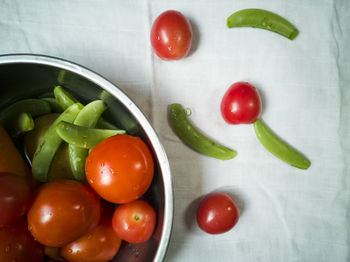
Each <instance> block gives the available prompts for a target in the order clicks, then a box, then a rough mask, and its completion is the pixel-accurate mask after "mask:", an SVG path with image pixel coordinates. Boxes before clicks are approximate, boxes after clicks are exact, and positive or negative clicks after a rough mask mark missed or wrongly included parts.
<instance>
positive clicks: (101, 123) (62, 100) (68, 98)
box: [53, 86, 118, 130]
mask: <svg viewBox="0 0 350 262" xmlns="http://www.w3.org/2000/svg"><path fill="white" fill-rule="evenodd" d="M53 92H54V95H55V98H56V100H57V102H58V104H59V105H60V106H61V107H62V108H63V109H66V108H67V107H68V106H71V105H72V104H74V103H79V101H78V100H77V99H76V98H75V97H74V96H73V94H71V93H70V92H69V91H67V90H65V89H64V88H62V87H61V86H56V87H55V89H54V91H53ZM97 126H98V127H99V128H102V129H104V128H106V129H117V130H118V128H117V127H116V126H115V125H113V124H111V123H109V122H108V121H106V120H105V119H103V118H102V117H100V118H99V119H98V122H97Z"/></svg>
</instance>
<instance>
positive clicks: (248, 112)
mask: <svg viewBox="0 0 350 262" xmlns="http://www.w3.org/2000/svg"><path fill="white" fill-rule="evenodd" d="M221 114H222V116H223V118H224V119H225V121H226V122H228V123H230V124H251V123H254V122H255V121H256V120H257V119H258V118H259V116H260V114H261V99H260V96H259V93H258V91H257V89H256V88H255V87H254V86H252V85H251V84H249V83H247V82H237V83H234V84H233V85H231V86H230V88H229V89H228V90H227V91H226V93H225V95H224V97H223V98H222V101H221Z"/></svg>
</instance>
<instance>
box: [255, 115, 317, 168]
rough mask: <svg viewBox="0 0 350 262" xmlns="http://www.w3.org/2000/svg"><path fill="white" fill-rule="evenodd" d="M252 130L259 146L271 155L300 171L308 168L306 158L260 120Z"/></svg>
mask: <svg viewBox="0 0 350 262" xmlns="http://www.w3.org/2000/svg"><path fill="white" fill-rule="evenodd" d="M254 130H255V134H256V136H257V137H258V139H259V141H260V142H261V144H262V145H263V146H264V147H265V148H266V149H267V150H268V151H269V152H270V153H271V154H273V155H275V156H276V157H278V158H279V159H281V160H282V161H284V162H286V163H288V164H290V165H292V166H294V167H297V168H300V169H308V168H309V167H310V165H311V162H310V161H309V160H308V159H307V158H306V157H304V156H303V155H302V154H301V153H300V152H298V151H297V150H295V149H294V148H293V147H291V146H290V145H288V144H287V143H286V142H284V141H283V140H282V139H280V138H279V137H278V136H277V135H276V134H275V133H274V132H273V131H272V130H271V129H270V128H269V127H268V126H266V124H265V123H264V122H263V121H262V120H261V119H258V120H257V121H256V122H254Z"/></svg>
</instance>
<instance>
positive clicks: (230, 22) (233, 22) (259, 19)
mask: <svg viewBox="0 0 350 262" xmlns="http://www.w3.org/2000/svg"><path fill="white" fill-rule="evenodd" d="M227 26H228V27H229V28H232V27H257V28H262V29H266V30H269V31H272V32H275V33H278V34H280V35H283V36H285V37H287V38H288V39H290V40H293V39H294V38H295V37H296V36H297V35H298V33H299V31H298V29H296V27H295V26H294V25H292V24H291V23H290V22H289V21H287V20H286V19H284V18H283V17H281V16H279V15H277V14H275V13H272V12H270V11H267V10H263V9H244V10H240V11H237V12H235V13H233V14H232V15H230V16H229V17H228V18H227Z"/></svg>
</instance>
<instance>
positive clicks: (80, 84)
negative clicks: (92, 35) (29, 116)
mask: <svg viewBox="0 0 350 262" xmlns="http://www.w3.org/2000/svg"><path fill="white" fill-rule="evenodd" d="M58 84H59V85H62V86H64V87H65V88H67V89H69V90H71V91H72V92H73V93H74V94H76V95H77V96H78V97H79V99H81V100H82V101H85V102H86V101H91V100H94V99H102V100H104V101H105V103H106V104H107V105H108V109H109V110H108V111H109V112H107V114H106V115H104V117H105V118H107V119H108V120H109V121H111V122H112V123H115V124H116V125H117V126H119V127H121V128H124V129H126V130H127V131H128V132H129V134H132V135H138V136H140V137H142V139H143V140H144V141H146V142H147V143H148V145H149V147H150V148H151V150H152V153H153V156H154V160H155V176H154V180H153V183H152V185H151V187H150V189H149V190H148V191H147V192H146V194H145V195H144V196H145V198H146V200H147V201H148V202H149V203H150V204H151V205H152V206H153V207H154V208H155V210H156V212H157V214H158V216H157V226H156V229H155V232H154V234H153V235H152V237H151V238H150V240H149V241H147V242H145V243H142V244H138V245H131V244H127V243H123V244H122V247H121V249H120V251H119V252H118V254H117V256H116V257H115V258H114V260H113V261H132V262H134V261H140V262H141V261H162V260H163V259H164V257H165V253H166V250H167V246H168V243H169V240H170V234H171V229H172V221H173V189H172V181H171V174H170V168H169V162H168V159H167V156H166V154H165V151H164V149H163V147H162V145H161V143H160V141H159V139H158V137H157V135H156V133H155V131H154V130H153V128H152V126H151V125H150V123H149V122H148V120H147V119H146V117H145V116H144V114H143V113H142V112H141V110H140V109H139V108H138V107H137V106H136V105H135V104H134V103H133V101H131V100H130V98H128V97H127V96H126V94H124V93H123V92H122V91H121V90H120V89H118V87H116V86H115V85H113V84H112V83H110V82H108V81H107V80H106V79H104V78H103V77H101V76H100V75H98V74H96V73H94V72H92V71H91V70H89V69H87V68H85V67H82V66H80V65H77V64H74V63H71V62H68V61H65V60H62V59H58V58H53V57H47V56H40V55H22V54H19V55H2V56H0V109H1V108H2V107H4V106H6V105H8V104H11V103H13V102H15V101H17V100H19V99H22V98H28V97H31V98H33V97H41V96H47V95H48V94H50V93H51V94H52V90H53V87H54V86H55V85H58Z"/></svg>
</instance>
